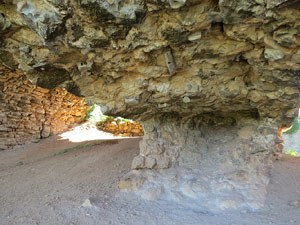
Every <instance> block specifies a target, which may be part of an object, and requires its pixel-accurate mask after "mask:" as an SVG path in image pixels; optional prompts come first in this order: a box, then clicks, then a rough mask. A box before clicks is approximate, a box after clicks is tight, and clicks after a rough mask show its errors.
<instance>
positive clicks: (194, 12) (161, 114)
mask: <svg viewBox="0 0 300 225" xmlns="http://www.w3.org/2000/svg"><path fill="white" fill-rule="evenodd" d="M1 2H2V3H1V4H0V32H1V41H0V44H1V46H0V60H1V62H2V63H3V64H5V65H6V66H8V67H11V68H16V67H18V68H20V69H22V70H23V71H25V72H26V74H27V76H29V77H30V79H31V81H32V82H34V83H36V84H37V85H39V86H42V87H45V88H54V87H65V88H67V90H69V91H71V92H73V93H75V94H76V95H80V96H85V97H86V98H87V100H88V101H89V102H93V103H98V104H100V105H101V107H102V109H103V111H104V112H105V113H107V114H110V115H121V116H124V117H129V118H133V119H137V120H139V121H142V122H143V124H144V129H145V132H146V134H145V137H144V139H143V141H142V142H141V154H140V156H138V157H137V158H136V159H135V160H134V162H133V169H134V170H135V172H136V173H137V172H139V173H141V174H138V175H137V174H135V175H134V177H140V180H139V181H138V182H136V181H134V182H135V183H134V182H133V183H130V184H129V185H127V186H126V185H125V186H126V187H135V188H137V187H139V188H137V189H140V190H141V191H140V193H141V195H143V194H144V197H145V196H146V197H145V198H149V195H150V196H151V193H153V190H152V189H151V188H153V187H154V190H155V191H154V192H155V193H156V192H161V195H162V196H163V195H166V196H168V197H170V196H171V197H170V198H173V199H176V198H177V197H178V196H187V198H191V199H196V200H199V199H201V198H202V199H203V198H206V197H207V198H208V199H209V200H207V201H206V202H208V203H207V204H209V205H210V206H212V208H228V207H229V208H230V207H231V208H232V207H244V206H245V207H246V206H247V207H250V208H254V209H256V208H259V207H260V206H261V204H263V199H264V198H263V196H264V195H265V191H266V185H267V183H268V179H267V177H268V175H267V174H268V173H267V169H268V168H270V163H269V161H271V159H272V156H273V155H274V153H276V151H278V148H277V145H278V144H280V141H279V140H278V138H277V129H278V127H279V126H280V125H282V124H283V125H288V124H290V123H291V122H292V121H293V119H294V117H295V116H296V115H297V109H298V108H299V90H300V79H299V78H300V1H299V0H219V1H218V0H122V1H121V0H31V1H16V0H4V1H3V0H2V1H1ZM166 168H173V169H172V170H171V171H172V172H170V173H171V174H168V175H167V172H163V174H164V175H162V176H158V177H157V178H155V179H154V178H153V179H152V180H151V179H150V181H149V177H151V176H154V175H153V174H152V175H151V176H150V175H149V174H148V175H145V174H147V172H145V171H148V170H147V169H157V170H160V169H166ZM178 168H181V169H180V170H178ZM189 170H191V171H190V172H186V173H183V171H189ZM150 171H153V170H150ZM168 171H169V170H168ZM174 171H177V172H174ZM178 171H179V172H178ZM199 171H200V172H199ZM201 171H202V172H201ZM155 174H156V175H155V176H157V173H155ZM187 174H193V175H191V176H190V177H189V176H188V175H187ZM200 174H202V175H200ZM203 174H204V175H203ZM208 174H210V176H208ZM254 174H255V175H254ZM174 176H176V177H177V178H176V179H175V178H174V179H175V180H176V182H175V181H174V184H173V186H172V185H171V183H172V182H173V181H172V182H171V181H170V182H169V183H168V185H167V184H166V181H165V180H164V179H165V178H166V177H167V178H170V177H174ZM253 176H254V177H253ZM205 177H206V178H205ZM204 178H205V179H206V180H205V179H204ZM160 179H161V180H160ZM127 180H128V179H127ZM131 180H132V179H131ZM133 180H135V179H133ZM145 180H147V181H145ZM154 180H156V181H157V182H156V181H154ZM144 181H145V182H146V183H147V182H148V183H147V184H148V185H137V184H141V183H144ZM210 181H211V182H210ZM213 181H215V182H213ZM219 181H220V182H219ZM221 181H222V182H221ZM218 182H219V183H218ZM162 184H163V185H162ZM197 184H199V185H200V184H201V185H200V186H201V188H200V186H199V187H198V186H197ZM226 185H227V186H226ZM140 186H143V187H146V188H140ZM149 187H151V188H150V189H149ZM193 187H195V188H194V189H193ZM216 187H217V189H216ZM155 188H156V189H155ZM197 188H198V189H197ZM222 188H223V189H222ZM149 190H150V191H149ZM171 190H173V191H171ZM175 190H176V191H175ZM212 190H214V191H215V192H214V193H213V192H212ZM216 190H218V191H216ZM147 191H148V192H147ZM145 193H146V194H145ZM147 193H148V194H147ZM149 193H150V194H149ZM212 193H213V194H212ZM227 193H235V194H232V195H230V196H231V197H230V198H229V197H228V196H229V195H227ZM147 196H148V197H147ZM159 196H160V195H159ZM174 196H175V197H174ZM176 196H177V197H176ZM255 196H256V197H255ZM178 198H179V199H180V197H178Z"/></svg>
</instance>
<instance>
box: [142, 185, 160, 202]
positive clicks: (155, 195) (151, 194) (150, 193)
mask: <svg viewBox="0 0 300 225" xmlns="http://www.w3.org/2000/svg"><path fill="white" fill-rule="evenodd" d="M162 194H163V189H162V188H161V187H150V188H148V189H147V190H145V191H144V192H143V194H142V195H141V197H142V198H143V199H145V200H151V201H154V200H157V199H159V198H160V196H161V195H162Z"/></svg>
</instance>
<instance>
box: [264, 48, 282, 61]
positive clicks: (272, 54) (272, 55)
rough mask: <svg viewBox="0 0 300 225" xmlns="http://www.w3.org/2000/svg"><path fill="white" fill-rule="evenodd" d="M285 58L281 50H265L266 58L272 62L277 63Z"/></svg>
mask: <svg viewBox="0 0 300 225" xmlns="http://www.w3.org/2000/svg"><path fill="white" fill-rule="evenodd" d="M283 57H284V53H283V52H282V51H280V50H279V49H270V48H266V49H265V58H266V59H268V60H270V61H276V60H278V59H282V58H283Z"/></svg>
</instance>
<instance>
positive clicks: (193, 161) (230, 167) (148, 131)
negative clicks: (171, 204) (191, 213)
mask: <svg viewBox="0 0 300 225" xmlns="http://www.w3.org/2000/svg"><path fill="white" fill-rule="evenodd" d="M144 130H145V136H144V139H143V140H142V141H141V143H140V154H139V155H138V156H137V157H135V158H134V160H133V163H132V169H133V171H132V172H131V173H130V174H129V175H128V176H127V177H126V178H125V179H124V180H123V181H121V186H122V184H123V187H124V188H132V189H134V190H135V191H136V192H137V193H138V194H140V195H141V196H142V197H143V198H145V199H150V200H153V199H158V198H162V199H168V200H175V201H178V202H180V203H183V202H189V204H196V205H199V206H203V207H205V208H208V209H211V210H220V209H221V210H222V209H227V208H247V209H252V210H255V209H258V208H260V207H262V206H263V204H264V199H265V196H266V193H267V192H266V188H267V185H268V182H269V178H268V174H269V169H270V167H271V163H272V159H273V158H274V155H275V154H276V152H278V151H279V148H278V143H279V142H280V140H279V138H278V136H277V125H276V124H273V123H272V121H268V120H259V119H257V118H256V116H255V115H251V114H250V113H249V114H248V115H241V114H239V115H226V116H225V115H224V114H219V115H218V114H207V115H202V116H193V117H179V116H176V117H174V116H161V117H160V118H155V119H152V120H148V121H146V122H144ZM126 182H127V183H126ZM130 182H131V184H130V185H128V183H130ZM125 183H126V184H127V187H125V186H124V184H125ZM121 188H122V187H121Z"/></svg>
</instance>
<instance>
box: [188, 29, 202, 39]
mask: <svg viewBox="0 0 300 225" xmlns="http://www.w3.org/2000/svg"><path fill="white" fill-rule="evenodd" d="M201 36H202V35H201V32H200V31H198V32H195V33H193V34H191V35H190V36H188V40H189V41H196V40H199V39H200V38H201Z"/></svg>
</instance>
